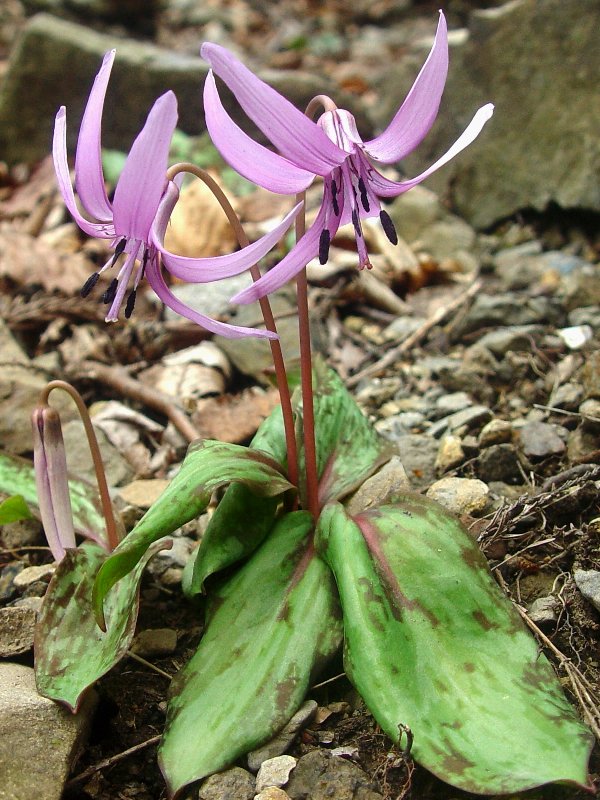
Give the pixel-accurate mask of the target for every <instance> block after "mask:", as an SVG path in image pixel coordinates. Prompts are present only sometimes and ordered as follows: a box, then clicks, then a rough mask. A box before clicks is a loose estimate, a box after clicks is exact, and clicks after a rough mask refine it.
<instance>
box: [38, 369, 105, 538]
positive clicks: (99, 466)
mask: <svg viewBox="0 0 600 800" xmlns="http://www.w3.org/2000/svg"><path fill="white" fill-rule="evenodd" d="M53 389H62V390H63V391H64V392H66V393H67V394H68V395H69V396H70V397H71V398H72V399H73V401H74V403H75V405H76V406H77V410H78V411H79V416H80V417H81V421H82V422H83V427H84V428H85V433H86V436H87V440H88V445H89V448H90V452H91V454H92V461H93V462H94V470H95V472H96V482H97V483H98V491H99V493H100V502H101V503H102V513H103V514H104V524H105V525H106V541H107V544H108V546H109V548H110V550H111V551H112V550H114V549H115V547H116V546H117V545H118V544H119V534H118V533H117V525H116V523H115V517H114V514H113V507H112V503H111V500H110V494H109V491H108V484H107V482H106V473H105V472H104V464H103V463H102V455H101V454H100V447H99V446H98V439H97V438H96V434H95V432H94V426H93V425H92V420H91V419H90V415H89V413H88V410H87V408H86V405H85V403H84V402H83V398H82V397H81V395H80V394H79V392H78V391H77V389H75V387H74V386H71V384H70V383H67V382H66V381H51V382H50V383H49V384H48V385H47V386H46V388H45V389H44V390H43V392H42V393H41V395H40V405H47V403H48V397H49V396H50V392H51V391H52V390H53Z"/></svg>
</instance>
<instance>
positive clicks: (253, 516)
mask: <svg viewBox="0 0 600 800" xmlns="http://www.w3.org/2000/svg"><path fill="white" fill-rule="evenodd" d="M278 504H279V500H278V498H277V497H260V496H258V495H255V494H253V493H252V492H251V491H250V489H248V488H247V487H246V486H244V484H243V483H232V484H231V486H229V488H228V489H227V491H226V492H225V494H224V495H223V498H222V499H221V501H220V502H219V505H218V506H217V509H216V511H215V513H214V514H213V515H212V517H211V519H210V522H209V523H208V527H207V528H206V531H205V532H204V536H203V537H202V540H201V542H200V546H199V547H198V549H197V551H196V556H195V559H194V567H193V573H192V576H191V580H190V582H189V584H188V585H187V586H186V594H187V595H188V596H193V595H195V594H199V593H200V592H202V591H204V581H205V580H206V579H207V578H208V577H209V576H210V575H212V574H213V573H215V572H218V571H219V570H221V569H224V568H225V567H228V566H229V565H230V564H235V562H236V561H240V560H241V559H242V558H245V557H246V556H247V555H249V554H250V553H252V552H253V551H254V550H255V549H256V548H257V547H258V545H259V544H260V543H261V542H262V541H263V539H264V538H265V536H266V535H267V534H268V532H269V531H270V529H271V528H272V527H273V523H274V521H275V511H276V509H277V506H278Z"/></svg>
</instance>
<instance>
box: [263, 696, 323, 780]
mask: <svg viewBox="0 0 600 800" xmlns="http://www.w3.org/2000/svg"><path fill="white" fill-rule="evenodd" d="M316 713H317V704H316V702H315V701H314V700H307V701H306V702H305V703H303V704H302V705H301V706H300V708H299V709H298V711H296V713H295V714H294V716H293V717H292V718H291V719H290V721H289V722H288V723H287V725H285V726H284V727H283V728H282V729H281V730H280V731H279V733H278V734H277V736H275V737H274V738H273V739H271V741H270V742H267V744H264V745H263V746H262V747H260V748H258V749H257V750H253V751H252V752H251V753H248V769H251V770H252V772H257V771H258V770H259V769H260V767H261V765H262V764H263V762H265V761H268V760H269V759H271V758H275V757H276V756H280V755H282V754H283V753H285V751H286V750H287V749H288V747H289V746H290V745H291V744H292V742H293V741H294V739H295V738H296V736H297V735H298V733H299V732H300V731H301V730H302V728H304V727H305V726H306V725H308V723H309V722H310V721H311V720H312V719H313V717H314V716H315V714H316Z"/></svg>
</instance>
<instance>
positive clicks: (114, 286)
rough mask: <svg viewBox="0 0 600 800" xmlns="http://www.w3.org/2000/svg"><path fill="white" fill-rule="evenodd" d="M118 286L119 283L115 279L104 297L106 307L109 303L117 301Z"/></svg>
mask: <svg viewBox="0 0 600 800" xmlns="http://www.w3.org/2000/svg"><path fill="white" fill-rule="evenodd" d="M118 285H119V281H118V280H117V279H116V278H113V279H112V281H111V282H110V286H109V287H108V289H107V290H106V291H105V292H104V294H103V295H102V302H103V303H104V305H105V306H107V305H108V304H109V303H112V301H113V300H114V299H115V295H116V293H117V287H118Z"/></svg>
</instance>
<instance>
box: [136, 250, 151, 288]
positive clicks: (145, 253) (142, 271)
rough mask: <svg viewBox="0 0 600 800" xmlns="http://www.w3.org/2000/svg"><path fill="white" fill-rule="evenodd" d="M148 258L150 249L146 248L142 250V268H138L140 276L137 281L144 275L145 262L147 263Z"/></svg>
mask: <svg viewBox="0 0 600 800" xmlns="http://www.w3.org/2000/svg"><path fill="white" fill-rule="evenodd" d="M149 258H150V250H148V248H146V249H145V250H144V255H143V256H142V268H141V270H140V277H139V279H138V283H139V281H141V279H142V278H143V277H144V273H145V272H146V264H147V263H148V259H149Z"/></svg>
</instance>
